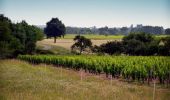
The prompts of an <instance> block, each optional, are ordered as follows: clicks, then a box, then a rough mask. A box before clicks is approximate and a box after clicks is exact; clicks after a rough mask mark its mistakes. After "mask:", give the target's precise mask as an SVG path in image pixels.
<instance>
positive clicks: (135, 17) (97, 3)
mask: <svg viewBox="0 0 170 100" xmlns="http://www.w3.org/2000/svg"><path fill="white" fill-rule="evenodd" d="M0 13H3V14H4V15H5V16H7V17H9V18H11V19H12V20H13V21H14V22H19V21H21V20H26V21H27V22H28V23H29V24H34V25H45V24H46V22H47V21H49V20H50V19H51V18H52V17H58V18H59V19H61V20H62V21H63V23H64V24H65V25H66V26H78V27H91V26H97V27H102V26H106V25H107V26H109V27H121V26H130V25H131V24H134V25H136V24H143V25H153V26H164V27H165V28H167V27H170V0H0Z"/></svg>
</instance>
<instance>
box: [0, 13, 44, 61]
mask: <svg viewBox="0 0 170 100" xmlns="http://www.w3.org/2000/svg"><path fill="white" fill-rule="evenodd" d="M43 35H44V34H43V31H42V30H41V29H40V28H38V27H36V26H32V25H28V24H27V23H26V21H22V22H20V23H12V22H11V20H10V19H9V18H7V17H5V16H4V15H2V14H1V15H0V58H9V57H16V56H17V55H18V54H33V53H34V51H35V47H36V41H38V40H41V39H42V38H43Z"/></svg>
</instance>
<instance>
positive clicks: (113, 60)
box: [18, 55, 170, 85]
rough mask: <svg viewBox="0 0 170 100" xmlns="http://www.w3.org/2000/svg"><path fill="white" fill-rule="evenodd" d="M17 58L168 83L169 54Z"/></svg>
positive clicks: (114, 76)
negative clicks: (164, 55) (165, 55)
mask: <svg viewBox="0 0 170 100" xmlns="http://www.w3.org/2000/svg"><path fill="white" fill-rule="evenodd" d="M18 59H20V60H25V61H28V62H30V63H33V64H39V63H46V64H53V65H56V66H62V67H65V68H71V69H75V70H80V69H83V70H85V72H89V73H92V74H101V73H105V74H106V77H113V78H123V79H126V80H127V81H139V82H141V83H145V82H147V83H148V84H150V83H151V82H152V81H153V80H158V81H159V83H160V84H167V85H169V84H170V57H162V56H150V57H145V56H94V55H91V56H90V55H89V56H84V55H82V56H51V55H19V56H18Z"/></svg>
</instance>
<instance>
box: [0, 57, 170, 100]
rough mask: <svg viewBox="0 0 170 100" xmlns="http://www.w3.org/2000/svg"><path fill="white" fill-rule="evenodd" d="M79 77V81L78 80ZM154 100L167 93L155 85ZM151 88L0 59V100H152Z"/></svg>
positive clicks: (165, 98)
mask: <svg viewBox="0 0 170 100" xmlns="http://www.w3.org/2000/svg"><path fill="white" fill-rule="evenodd" d="M80 76H82V78H81V77H80ZM155 93H156V94H155V100H169V98H170V90H169V89H166V88H163V87H161V86H156V92H155ZM152 98H153V85H151V86H147V85H141V84H138V83H127V82H123V81H121V80H117V79H115V80H112V81H110V80H109V79H105V78H103V77H102V75H101V76H97V75H91V74H85V73H84V72H80V71H79V72H78V71H74V70H70V69H63V68H61V67H54V66H52V65H43V64H40V65H31V64H29V63H26V62H23V61H19V60H0V100H152Z"/></svg>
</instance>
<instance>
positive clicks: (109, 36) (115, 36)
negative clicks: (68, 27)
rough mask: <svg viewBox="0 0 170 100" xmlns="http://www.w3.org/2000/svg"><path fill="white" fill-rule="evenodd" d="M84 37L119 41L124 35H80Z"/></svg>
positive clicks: (72, 36)
mask: <svg viewBox="0 0 170 100" xmlns="http://www.w3.org/2000/svg"><path fill="white" fill-rule="evenodd" d="M75 36H76V34H66V35H65V37H64V39H73V38H74V37H75ZM82 36H85V37H86V38H89V39H94V40H107V39H114V40H120V39H122V38H123V37H124V35H108V36H105V35H96V34H85V35H82ZM155 36H156V38H162V37H166V36H167V35H155Z"/></svg>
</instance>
